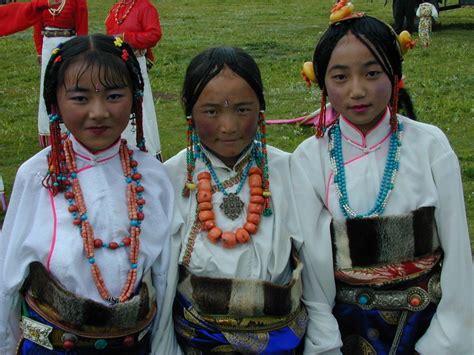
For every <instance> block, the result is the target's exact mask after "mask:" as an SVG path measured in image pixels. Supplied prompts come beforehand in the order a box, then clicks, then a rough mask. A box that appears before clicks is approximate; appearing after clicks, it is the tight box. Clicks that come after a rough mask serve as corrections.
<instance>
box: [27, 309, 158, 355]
mask: <svg viewBox="0 0 474 355" xmlns="http://www.w3.org/2000/svg"><path fill="white" fill-rule="evenodd" d="M21 328H22V331H23V338H24V339H27V340H30V341H32V342H33V343H35V344H38V345H40V346H42V347H44V348H46V349H49V350H54V349H65V350H71V349H97V350H102V349H107V350H113V349H128V350H130V351H131V350H133V349H136V348H137V347H139V346H141V345H142V344H144V342H145V341H147V339H148V337H147V335H148V333H149V331H150V329H151V326H148V327H147V328H145V329H143V330H141V331H137V332H133V333H130V334H128V335H124V336H122V337H109V336H107V334H106V333H105V334H97V335H96V337H84V336H80V335H77V334H74V333H70V332H67V331H65V330H62V329H59V328H55V327H52V326H50V325H48V324H44V323H41V322H38V321H36V320H34V319H31V318H29V317H26V316H23V317H22V319H21Z"/></svg>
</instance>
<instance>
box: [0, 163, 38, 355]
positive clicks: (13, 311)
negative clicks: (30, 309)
mask: <svg viewBox="0 0 474 355" xmlns="http://www.w3.org/2000/svg"><path fill="white" fill-rule="evenodd" d="M22 171H23V170H22V169H21V168H20V170H19V172H18V174H17V178H16V180H15V184H14V186H13V191H12V194H11V200H10V205H9V207H8V211H7V215H6V217H5V223H4V225H3V230H2V236H1V238H0V354H14V353H15V348H16V346H17V342H18V339H19V337H20V323H19V320H20V319H19V318H20V292H19V291H20V288H21V286H22V284H23V281H24V279H25V277H26V274H27V272H28V265H29V263H30V261H31V253H29V252H28V248H26V247H24V245H23V244H24V241H25V239H26V237H27V236H28V235H29V234H30V233H33V232H32V231H31V228H32V223H29V222H31V221H33V219H34V218H35V216H36V215H37V214H38V211H37V209H36V207H37V206H38V194H40V192H39V191H36V190H38V189H36V190H35V191H32V190H34V189H33V188H32V185H33V183H32V181H29V180H28V179H27V178H26V177H25V176H24V174H22ZM38 183H39V182H38ZM41 213H45V214H46V213H47V212H46V211H41ZM43 216H44V215H43Z"/></svg>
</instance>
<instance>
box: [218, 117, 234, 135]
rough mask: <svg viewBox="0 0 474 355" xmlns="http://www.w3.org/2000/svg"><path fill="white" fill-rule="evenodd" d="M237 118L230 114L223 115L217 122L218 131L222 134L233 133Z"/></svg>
mask: <svg viewBox="0 0 474 355" xmlns="http://www.w3.org/2000/svg"><path fill="white" fill-rule="evenodd" d="M237 120H238V118H237V117H234V115H233V114H232V113H230V112H226V113H223V114H222V115H221V117H220V120H219V125H220V131H221V132H222V133H226V134H229V133H234V132H236V131H237Z"/></svg>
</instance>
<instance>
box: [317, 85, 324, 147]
mask: <svg viewBox="0 0 474 355" xmlns="http://www.w3.org/2000/svg"><path fill="white" fill-rule="evenodd" d="M325 131H326V88H325V87H323V90H322V91H321V109H320V111H319V118H318V122H317V126H316V131H315V136H316V138H321V137H322V136H324V132H325Z"/></svg>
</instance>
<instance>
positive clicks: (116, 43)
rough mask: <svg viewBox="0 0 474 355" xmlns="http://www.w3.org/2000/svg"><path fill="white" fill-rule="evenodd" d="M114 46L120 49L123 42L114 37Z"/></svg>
mask: <svg viewBox="0 0 474 355" xmlns="http://www.w3.org/2000/svg"><path fill="white" fill-rule="evenodd" d="M114 44H115V46H116V47H122V44H123V40H122V39H121V38H120V37H115V40H114Z"/></svg>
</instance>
